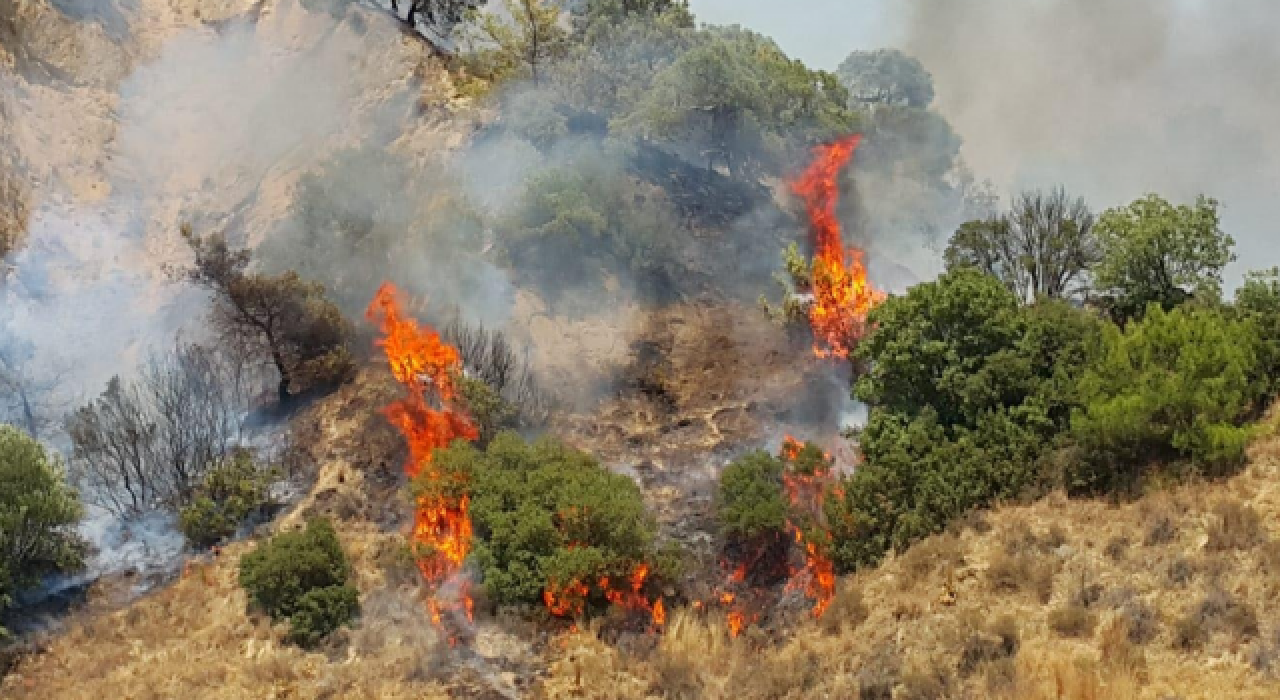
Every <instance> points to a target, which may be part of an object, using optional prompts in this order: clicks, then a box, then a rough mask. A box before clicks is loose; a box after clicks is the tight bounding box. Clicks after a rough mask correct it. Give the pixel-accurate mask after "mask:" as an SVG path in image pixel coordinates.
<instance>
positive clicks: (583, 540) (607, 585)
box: [413, 433, 662, 615]
mask: <svg viewBox="0 0 1280 700" xmlns="http://www.w3.org/2000/svg"><path fill="white" fill-rule="evenodd" d="M433 465H434V469H435V471H436V472H437V473H438V474H440V475H449V474H452V475H457V476H458V478H437V479H434V480H424V479H421V478H420V479H417V480H415V481H414V484H413V488H414V495H415V497H417V498H419V499H421V498H423V497H424V496H427V495H429V494H428V493H427V492H429V491H433V490H438V489H443V488H461V489H464V490H465V491H466V493H465V494H463V496H464V497H468V498H470V513H471V520H472V524H473V527H474V530H475V536H476V542H475V547H474V549H473V550H472V554H471V561H472V562H473V563H474V564H475V566H476V568H477V569H479V572H480V574H481V577H482V579H483V584H484V589H485V592H486V593H487V595H488V598H489V599H490V600H492V601H493V602H494V603H495V604H513V603H536V602H538V601H543V602H546V604H547V605H548V607H550V609H551V611H552V612H553V613H554V614H557V615H569V614H577V613H581V612H584V611H585V609H586V606H587V604H588V603H592V602H596V603H604V602H606V601H609V602H622V603H624V604H625V603H627V602H629V601H632V602H636V603H639V598H630V597H629V596H628V595H627V594H635V595H636V596H639V595H640V594H641V592H642V590H643V588H644V587H645V585H646V582H647V578H648V574H649V568H648V567H649V564H648V562H651V561H654V533H655V526H654V523H653V521H652V519H651V518H650V516H649V515H648V513H647V512H646V511H645V507H644V501H643V500H642V498H641V494H640V489H639V488H638V487H637V486H636V485H635V482H633V481H632V480H631V479H629V478H627V477H625V476H622V475H619V474H614V473H612V472H610V471H609V470H607V469H605V468H604V467H602V466H601V465H600V463H599V462H597V461H596V460H595V459H594V458H593V457H591V456H590V455H587V454H585V453H582V452H578V451H576V450H573V449H571V448H569V447H566V446H564V445H562V444H560V443H558V442H554V441H551V440H543V441H541V442H538V443H535V444H529V443H526V442H525V441H524V440H522V439H521V438H520V437H519V436H517V435H515V434H513V433H504V434H502V435H499V436H498V437H497V438H495V439H494V440H493V442H492V443H490V444H489V446H488V447H487V448H486V449H485V450H484V451H481V450H479V449H477V448H475V447H473V446H472V445H470V444H466V443H463V442H455V443H454V444H453V446H452V447H449V448H447V449H442V450H437V451H436V453H435V457H434V462H433ZM658 573H660V574H661V573H662V572H658ZM624 599H626V600H624Z"/></svg>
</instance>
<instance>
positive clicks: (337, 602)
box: [240, 519, 360, 645]
mask: <svg viewBox="0 0 1280 700" xmlns="http://www.w3.org/2000/svg"><path fill="white" fill-rule="evenodd" d="M350 577H351V566H350V564H349V563H348V562H347V555H346V553H345V552H344V551H343V550H342V544H341V543H340V542H339V541H338V536H337V534H336V533H335V532H334V530H333V525H331V524H330V523H329V521H327V520H323V519H317V520H312V521H311V522H309V523H307V526H306V529H304V530H300V531H297V532H285V533H281V534H279V535H276V536H275V537H272V538H271V539H269V540H267V541H266V542H263V543H262V544H260V545H259V546H258V548H257V549H254V550H253V551H251V552H249V553H247V554H245V555H244V556H243V557H241V559H240V585H241V586H243V587H244V589H245V592H246V593H248V594H249V599H250V601H251V602H252V603H253V604H254V605H255V606H257V607H259V608H261V609H262V610H263V611H264V612H266V613H267V614H268V615H270V616H271V618H272V619H273V620H277V621H285V620H287V621H288V623H289V637H290V639H292V640H293V641H295V642H297V643H299V644H302V645H311V644H315V643H316V642H318V641H320V640H321V639H323V638H324V637H326V636H328V635H329V634H330V633H331V632H333V631H334V630H336V629H338V628H339V627H341V626H342V625H344V624H347V623H348V622H350V621H351V620H352V619H354V618H355V616H356V615H357V614H358V613H359V611H360V603H359V593H358V592H357V591H356V589H355V587H354V586H352V585H351V584H350V583H349V581H348V579H350Z"/></svg>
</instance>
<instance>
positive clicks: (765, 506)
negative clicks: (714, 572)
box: [716, 451, 791, 586]
mask: <svg viewBox="0 0 1280 700" xmlns="http://www.w3.org/2000/svg"><path fill="white" fill-rule="evenodd" d="M785 469H786V464H785V463H783V461H782V460H781V459H779V458H777V457H775V456H773V455H771V454H769V453H767V452H764V451H757V452H752V453H750V454H747V455H745V456H743V457H740V458H739V459H738V460H736V461H735V462H733V463H732V464H730V465H729V466H727V467H725V468H724V471H722V472H720V491H719V498H718V500H717V501H716V518H717V520H719V522H720V528H721V532H722V533H723V535H724V538H725V551H726V554H727V555H728V558H729V560H730V561H731V562H735V563H736V565H737V566H741V567H742V571H743V575H744V577H746V578H747V579H748V581H747V582H748V583H750V584H751V585H753V586H761V585H768V584H772V583H778V582H779V581H781V580H782V579H785V578H786V576H787V553H788V551H789V549H790V545H791V538H790V537H788V536H787V518H788V517H789V513H790V507H789V504H788V503H787V497H786V495H785V493H784V492H783V483H782V477H783V471H784V470H785Z"/></svg>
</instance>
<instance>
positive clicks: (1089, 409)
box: [1071, 304, 1266, 491]
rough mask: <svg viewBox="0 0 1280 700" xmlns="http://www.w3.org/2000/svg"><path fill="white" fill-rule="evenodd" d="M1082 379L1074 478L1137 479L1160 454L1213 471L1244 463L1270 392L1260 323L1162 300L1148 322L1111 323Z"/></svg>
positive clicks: (1107, 483) (1080, 484) (1091, 487)
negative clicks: (1255, 416) (1263, 371)
mask: <svg viewBox="0 0 1280 700" xmlns="http://www.w3.org/2000/svg"><path fill="white" fill-rule="evenodd" d="M1104 338H1105V340H1104V344H1105V347H1104V350H1103V352H1102V354H1101V356H1100V358H1099V360H1098V361H1097V362H1096V363H1094V364H1092V365H1091V366H1090V367H1089V369H1088V370H1087V371H1086V372H1085V374H1084V376H1083V378H1082V379H1081V381H1080V384H1079V388H1080V393H1081V401H1082V404H1083V406H1082V408H1080V409H1077V410H1076V412H1075V413H1074V415H1073V417H1072V434H1073V437H1074V438H1075V440H1076V441H1077V442H1078V444H1079V445H1080V446H1081V447H1082V449H1083V455H1084V459H1082V460H1081V461H1080V463H1079V465H1078V467H1077V469H1076V470H1075V473H1074V474H1073V475H1072V477H1073V478H1072V484H1071V485H1072V486H1073V487H1074V488H1076V489H1079V490H1087V491H1097V490H1110V489H1117V488H1127V487H1131V486H1132V485H1133V484H1134V483H1136V479H1137V477H1138V476H1139V475H1140V474H1139V472H1140V470H1141V469H1142V468H1143V467H1146V466H1148V465H1149V464H1151V463H1152V461H1153V460H1164V461H1176V460H1189V461H1190V462H1191V463H1192V464H1194V465H1196V466H1197V467H1199V468H1201V469H1202V470H1205V471H1208V472H1210V473H1220V472H1221V471H1222V470H1223V469H1225V468H1228V467H1231V466H1233V465H1236V464H1238V463H1239V462H1240V461H1241V460H1242V459H1243V458H1244V449H1245V446H1246V444H1247V443H1248V440H1249V437H1250V434H1251V430H1250V429H1249V428H1248V427H1246V426H1245V425H1244V422H1245V420H1246V419H1247V418H1248V417H1249V416H1250V414H1251V412H1253V411H1256V410H1257V408H1258V407H1259V404H1260V402H1261V401H1262V399H1263V398H1264V392H1265V389H1266V387H1265V385H1264V384H1263V383H1262V382H1260V381H1258V379H1257V376H1258V363H1259V361H1260V357H1261V348H1260V341H1259V338H1258V335H1257V333H1256V331H1255V329H1254V327H1253V324H1252V323H1250V322H1248V321H1237V320H1231V319H1228V318H1227V317H1226V316H1225V315H1224V314H1223V313H1222V312H1220V311H1217V310H1212V309H1202V308H1192V307H1186V306H1184V307H1179V308H1177V309H1175V310H1173V311H1171V312H1165V311H1163V310H1162V309H1160V308H1159V307H1158V306H1156V305H1154V304H1153V305H1152V306H1151V307H1150V308H1149V309H1148V310H1147V313H1146V316H1145V317H1144V318H1143V319H1142V320H1141V321H1134V322H1131V323H1130V324H1129V326H1128V327H1127V328H1126V329H1125V330H1124V331H1121V330H1119V329H1118V328H1115V327H1111V328H1108V329H1107V330H1106V332H1105V334H1104Z"/></svg>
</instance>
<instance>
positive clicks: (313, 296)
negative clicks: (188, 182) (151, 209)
mask: <svg viewBox="0 0 1280 700" xmlns="http://www.w3.org/2000/svg"><path fill="white" fill-rule="evenodd" d="M182 235H183V238H185V239H186V240H187V242H188V244H190V246H191V250H192V251H193V252H194V253H195V264H194V265H193V266H192V267H191V268H189V269H187V270H185V271H184V272H185V275H186V277H187V278H188V279H189V280H190V281H191V282H192V283H194V284H195V285H197V286H199V287H202V288H204V289H207V290H208V291H210V292H211V293H212V294H213V301H214V318H213V320H214V325H215V326H216V328H217V329H218V331H219V332H220V333H221V334H222V338H223V341H224V342H225V343H226V344H227V345H228V346H229V347H234V348H237V349H240V350H244V351H246V352H260V353H262V354H263V355H264V356H265V357H267V358H269V359H270V363H271V364H272V366H274V367H275V369H276V371H277V372H278V373H279V375H280V382H279V385H278V394H279V398H280V402H281V403H285V402H287V401H288V400H289V397H290V395H291V392H292V390H293V389H295V388H304V387H309V386H317V385H324V384H329V383H333V382H340V381H344V380H345V379H346V378H347V377H348V376H349V375H350V374H351V372H352V371H353V369H354V364H353V362H352V359H351V353H350V350H349V349H348V347H347V344H348V342H349V339H350V336H351V326H350V324H349V323H348V322H347V321H346V319H345V318H344V317H343V316H342V312H341V311H340V310H339V309H338V307H337V306H335V305H334V304H333V303H332V302H330V301H329V300H328V299H326V298H325V296H324V286H323V285H320V284H317V283H314V282H307V281H304V280H303V279H302V278H301V277H300V276H298V273H296V272H293V271H288V272H285V273H283V274H280V275H267V274H262V273H259V272H253V271H250V270H249V263H250V262H251V259H252V255H251V253H250V251H248V250H247V249H237V248H233V247H231V246H230V245H228V243H227V240H226V238H224V237H222V236H218V235H214V236H206V237H202V236H197V235H195V234H193V233H192V232H191V228H190V227H189V226H184V227H183V230H182Z"/></svg>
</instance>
